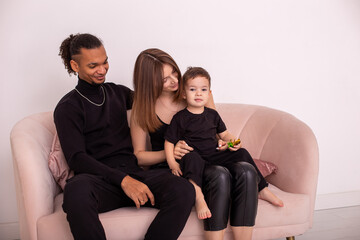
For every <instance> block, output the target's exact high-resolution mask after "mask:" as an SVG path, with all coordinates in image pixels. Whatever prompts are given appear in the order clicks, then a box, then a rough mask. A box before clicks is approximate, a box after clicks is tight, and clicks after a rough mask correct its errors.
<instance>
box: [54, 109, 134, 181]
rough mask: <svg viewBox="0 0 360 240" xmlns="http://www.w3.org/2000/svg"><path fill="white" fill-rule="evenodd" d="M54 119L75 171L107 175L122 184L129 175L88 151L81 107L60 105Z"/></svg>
mask: <svg viewBox="0 0 360 240" xmlns="http://www.w3.org/2000/svg"><path fill="white" fill-rule="evenodd" d="M54 121H55V126H56V130H57V133H58V136H59V140H60V144H61V148H62V150H63V152H64V156H65V158H66V160H67V162H68V164H69V167H70V169H72V170H74V172H75V173H89V174H94V175H100V176H103V177H105V179H107V180H108V181H109V182H111V183H113V184H117V185H118V186H120V184H121V182H122V180H123V178H124V177H125V176H126V175H127V174H125V173H124V172H122V171H119V170H117V169H113V168H111V167H109V166H107V165H105V164H103V163H101V162H99V161H97V160H96V159H95V158H93V157H91V156H90V155H89V154H87V153H86V147H85V138H84V136H83V134H82V133H83V126H84V117H83V114H82V111H81V109H77V107H75V106H73V105H71V104H65V103H64V104H61V105H58V106H57V107H56V109H55V111H54Z"/></svg>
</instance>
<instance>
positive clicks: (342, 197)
mask: <svg viewBox="0 0 360 240" xmlns="http://www.w3.org/2000/svg"><path fill="white" fill-rule="evenodd" d="M357 205H360V191H351V192H341V193H328V194H318V195H316V201H315V210H323V209H331V208H342V207H351V206H357Z"/></svg>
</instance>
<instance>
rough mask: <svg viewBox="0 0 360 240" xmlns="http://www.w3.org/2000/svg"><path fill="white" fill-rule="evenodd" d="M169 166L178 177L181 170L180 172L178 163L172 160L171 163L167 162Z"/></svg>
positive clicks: (180, 174)
mask: <svg viewBox="0 0 360 240" xmlns="http://www.w3.org/2000/svg"><path fill="white" fill-rule="evenodd" d="M169 167H170V169H171V173H172V174H174V175H176V176H178V177H180V176H182V172H181V169H180V164H179V163H177V162H174V163H172V164H169Z"/></svg>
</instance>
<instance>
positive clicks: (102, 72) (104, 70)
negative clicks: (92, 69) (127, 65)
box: [98, 66, 106, 74]
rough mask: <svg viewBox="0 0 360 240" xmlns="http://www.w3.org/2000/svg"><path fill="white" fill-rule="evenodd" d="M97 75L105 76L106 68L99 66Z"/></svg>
mask: <svg viewBox="0 0 360 240" xmlns="http://www.w3.org/2000/svg"><path fill="white" fill-rule="evenodd" d="M98 73H99V74H105V73H106V67H105V66H99V69H98Z"/></svg>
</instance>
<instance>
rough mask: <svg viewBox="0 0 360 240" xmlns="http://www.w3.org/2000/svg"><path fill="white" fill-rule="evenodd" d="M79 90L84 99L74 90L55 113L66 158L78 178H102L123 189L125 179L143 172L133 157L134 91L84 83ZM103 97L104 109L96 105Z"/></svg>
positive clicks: (57, 107) (106, 84)
mask: <svg viewBox="0 0 360 240" xmlns="http://www.w3.org/2000/svg"><path fill="white" fill-rule="evenodd" d="M76 89H77V90H78V91H79V92H80V93H81V94H82V95H83V96H81V95H80V94H79V93H78V92H77V91H76V90H75V89H74V90H72V91H70V92H69V93H68V94H66V95H65V96H64V97H63V98H62V99H61V100H60V102H59V103H58V105H57V106H56V108H55V111H54V121H55V125H56V130H57V132H58V136H59V139H60V143H61V147H62V150H63V152H64V155H65V158H66V160H67V162H68V164H69V166H70V168H71V169H72V170H74V172H75V174H79V173H89V174H94V175H100V176H103V177H104V178H105V179H107V180H108V181H109V182H111V183H114V184H117V185H120V184H121V181H122V179H123V178H124V177H125V176H126V175H128V174H131V173H132V172H136V171H141V169H140V168H139V167H138V166H137V160H136V157H135V156H134V155H133V148H132V144H131V137H130V129H129V127H128V121H127V110H129V109H131V106H132V91H131V90H130V89H129V88H127V87H125V86H122V85H116V84H113V83H104V84H101V85H91V84H89V83H87V82H86V81H84V80H81V79H79V81H78V85H77V86H76ZM103 90H104V92H105V96H104V95H103ZM85 97H86V98H87V99H85ZM104 97H105V102H104V104H103V105H101V106H96V105H94V104H93V103H96V104H101V103H102V102H103V100H104ZM89 100H90V101H91V102H92V103H91V102H90V101H89Z"/></svg>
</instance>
